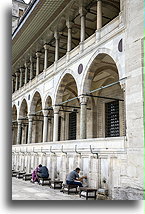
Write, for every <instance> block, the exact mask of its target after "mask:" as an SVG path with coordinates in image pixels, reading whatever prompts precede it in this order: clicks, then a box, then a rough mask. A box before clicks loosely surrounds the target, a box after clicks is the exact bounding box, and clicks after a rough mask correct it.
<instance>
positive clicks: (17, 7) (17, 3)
mask: <svg viewBox="0 0 145 214" xmlns="http://www.w3.org/2000/svg"><path fill="white" fill-rule="evenodd" d="M27 7H28V4H26V3H25V2H24V1H23V0H12V33H13V32H14V30H15V29H16V27H17V25H18V23H19V20H20V18H21V16H22V15H23V13H24V11H25V10H26V8H27Z"/></svg>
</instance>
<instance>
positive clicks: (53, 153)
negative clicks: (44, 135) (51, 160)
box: [50, 146, 55, 155]
mask: <svg viewBox="0 0 145 214" xmlns="http://www.w3.org/2000/svg"><path fill="white" fill-rule="evenodd" d="M51 148H52V146H50V153H53V154H54V155H55V152H53V151H52V149H51Z"/></svg>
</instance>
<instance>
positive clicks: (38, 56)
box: [36, 52, 41, 76]
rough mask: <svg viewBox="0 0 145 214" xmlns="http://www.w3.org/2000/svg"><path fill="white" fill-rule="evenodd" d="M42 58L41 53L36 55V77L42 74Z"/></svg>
mask: <svg viewBox="0 0 145 214" xmlns="http://www.w3.org/2000/svg"><path fill="white" fill-rule="evenodd" d="M40 56H41V53H40V52H37V53H36V57H37V60H36V76H38V75H39V73H40Z"/></svg>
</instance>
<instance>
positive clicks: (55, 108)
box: [53, 106, 60, 114]
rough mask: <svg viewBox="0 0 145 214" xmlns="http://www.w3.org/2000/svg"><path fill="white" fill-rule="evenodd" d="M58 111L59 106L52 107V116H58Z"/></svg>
mask: <svg viewBox="0 0 145 214" xmlns="http://www.w3.org/2000/svg"><path fill="white" fill-rule="evenodd" d="M59 109H60V106H53V111H54V114H58V113H59Z"/></svg>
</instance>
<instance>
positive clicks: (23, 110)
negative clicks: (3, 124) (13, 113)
mask: <svg viewBox="0 0 145 214" xmlns="http://www.w3.org/2000/svg"><path fill="white" fill-rule="evenodd" d="M27 113H28V103H27V101H26V99H25V98H23V100H22V102H21V104H20V109H19V118H20V117H26V116H27Z"/></svg>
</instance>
